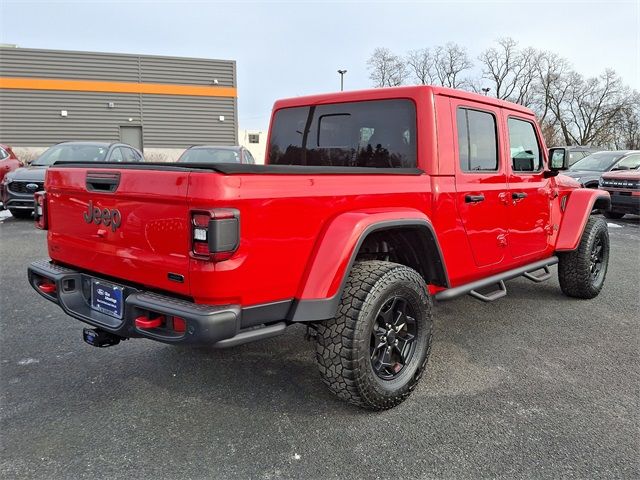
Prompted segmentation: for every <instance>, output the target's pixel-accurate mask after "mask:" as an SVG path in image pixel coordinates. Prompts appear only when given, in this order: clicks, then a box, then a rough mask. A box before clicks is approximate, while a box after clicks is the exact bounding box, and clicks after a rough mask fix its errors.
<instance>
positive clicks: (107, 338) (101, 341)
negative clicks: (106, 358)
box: [82, 328, 120, 348]
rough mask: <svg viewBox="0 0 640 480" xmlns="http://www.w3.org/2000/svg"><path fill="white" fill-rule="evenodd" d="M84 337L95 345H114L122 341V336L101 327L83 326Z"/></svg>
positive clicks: (102, 346) (90, 343)
mask: <svg viewBox="0 0 640 480" xmlns="http://www.w3.org/2000/svg"><path fill="white" fill-rule="evenodd" d="M82 339H83V340H84V341H85V342H87V343H88V344H89V345H92V346H94V347H100V348H104V347H113V346H114V345H117V344H119V343H120V337H119V336H117V335H114V334H113V333H109V332H107V331H105V330H100V329H99V328H83V329H82Z"/></svg>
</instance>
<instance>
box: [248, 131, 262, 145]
mask: <svg viewBox="0 0 640 480" xmlns="http://www.w3.org/2000/svg"><path fill="white" fill-rule="evenodd" d="M249 143H260V134H259V133H250V134H249Z"/></svg>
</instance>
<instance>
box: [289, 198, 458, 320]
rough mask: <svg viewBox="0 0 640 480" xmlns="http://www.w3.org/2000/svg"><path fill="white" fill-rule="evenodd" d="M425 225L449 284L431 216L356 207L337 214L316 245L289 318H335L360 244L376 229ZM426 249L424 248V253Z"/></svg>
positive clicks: (442, 282)
mask: <svg viewBox="0 0 640 480" xmlns="http://www.w3.org/2000/svg"><path fill="white" fill-rule="evenodd" d="M406 227H409V228H416V229H424V231H425V233H426V234H428V235H429V236H430V238H431V239H432V241H433V242H434V243H435V249H436V250H437V252H438V255H439V258H437V259H436V261H437V262H438V268H440V269H441V272H442V274H441V275H440V277H441V278H440V281H439V283H440V284H442V286H448V283H449V282H448V278H447V274H446V269H445V267H444V260H443V257H442V252H441V251H440V246H439V244H438V240H437V237H436V235H435V231H434V229H433V226H432V224H431V221H430V220H429V218H428V217H427V216H426V215H425V214H424V213H422V212H420V211H419V210H412V209H402V210H391V211H381V210H372V211H353V212H347V213H343V214H341V215H338V216H337V217H336V218H335V219H333V221H331V222H330V224H329V225H328V226H327V228H325V229H324V232H323V235H322V236H321V237H320V240H319V241H318V242H317V244H316V247H315V248H314V251H313V254H312V256H311V260H310V262H309V264H308V266H307V269H306V271H305V275H304V277H303V278H304V280H303V282H302V284H301V286H300V290H299V292H298V295H296V298H297V300H296V301H295V303H294V305H293V307H292V310H291V313H290V315H289V319H290V320H291V321H294V322H300V321H307V322H308V321H317V320H326V319H328V318H332V317H333V316H334V315H335V313H336V310H337V308H338V304H339V303H340V299H341V296H342V291H343V287H344V284H345V282H346V280H347V277H348V275H349V272H350V271H351V267H352V265H353V263H354V262H355V259H356V256H357V253H358V251H359V249H360V246H361V245H362V243H363V242H364V240H365V239H366V238H367V236H368V235H370V234H371V233H373V232H377V231H380V230H390V229H396V228H406ZM426 254H427V252H425V255H426Z"/></svg>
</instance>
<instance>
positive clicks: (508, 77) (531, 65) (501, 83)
mask: <svg viewBox="0 0 640 480" xmlns="http://www.w3.org/2000/svg"><path fill="white" fill-rule="evenodd" d="M496 43H497V45H496V46H495V47H491V48H488V49H487V50H485V51H483V52H482V53H481V54H480V56H479V57H478V60H479V61H480V63H481V64H482V78H483V79H485V80H486V81H488V82H489V85H490V87H489V88H491V91H492V92H493V93H492V94H493V95H494V96H495V97H496V98H500V99H503V100H509V101H511V102H515V103H519V104H521V105H525V106H528V105H530V104H531V103H532V102H533V91H532V90H533V86H534V83H535V80H536V75H535V65H536V63H537V60H538V56H539V53H538V52H537V51H536V50H535V49H533V48H525V49H519V48H518V43H517V42H516V41H515V40H513V39H512V38H501V39H499V40H497V42H496Z"/></svg>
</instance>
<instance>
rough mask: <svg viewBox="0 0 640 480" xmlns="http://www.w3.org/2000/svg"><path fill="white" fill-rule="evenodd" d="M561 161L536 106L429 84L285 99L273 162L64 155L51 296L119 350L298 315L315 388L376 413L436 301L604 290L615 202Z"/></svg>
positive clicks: (229, 339) (38, 277)
mask: <svg viewBox="0 0 640 480" xmlns="http://www.w3.org/2000/svg"><path fill="white" fill-rule="evenodd" d="M565 157H566V155H565V152H563V151H558V152H553V151H552V158H553V162H552V163H553V164H552V165H549V163H548V162H549V161H548V158H549V157H548V153H547V151H546V148H545V146H544V142H543V139H542V135H541V133H540V129H539V127H538V125H537V123H536V121H535V118H534V115H533V113H532V112H531V111H530V110H528V109H526V108H523V107H521V106H519V105H515V104H512V103H507V102H504V101H500V100H496V99H492V98H489V97H486V96H480V95H476V94H472V93H468V92H461V91H457V90H451V89H445V88H437V87H430V86H416V87H398V88H388V89H375V90H365V91H354V92H344V93H335V94H326V95H317V96H309V97H299V98H294V99H288V100H280V101H277V102H276V103H275V106H274V109H273V113H272V118H271V125H270V130H269V140H268V147H267V155H266V162H265V163H266V164H265V165H248V164H209V165H207V164H195V163H194V164H188V163H182V164H158V163H144V164H122V163H120V164H117V165H114V164H106V163H104V164H99V163H91V164H78V163H69V164H56V165H55V166H53V167H51V168H50V169H49V171H48V172H47V178H46V186H45V189H46V193H45V192H39V193H38V194H37V196H36V213H35V216H36V224H37V226H39V227H40V228H42V229H46V230H47V241H48V250H49V256H50V257H51V259H50V260H43V261H38V262H34V263H32V264H31V265H30V267H29V269H28V276H29V281H30V284H31V285H32V286H33V288H34V289H35V290H36V291H37V292H38V293H39V294H40V295H42V296H43V297H44V298H46V299H47V300H50V301H52V302H55V303H57V304H58V305H59V306H60V307H61V308H62V309H63V310H64V311H65V312H66V313H67V314H69V315H70V316H72V317H75V318H77V319H79V320H81V321H83V322H85V323H88V324H90V325H91V326H92V327H93V328H85V329H84V331H83V335H84V339H85V341H87V342H88V343H90V344H92V345H94V346H100V347H104V346H111V345H115V344H117V343H118V342H119V341H120V340H122V339H128V338H134V337H136V338H148V339H152V340H157V341H160V342H165V343H168V344H185V343H188V344H209V345H215V346H217V347H229V346H235V345H239V344H242V343H245V342H249V341H253V340H258V339H263V338H268V337H271V336H274V335H277V334H280V333H282V332H283V331H284V330H285V328H286V327H287V326H289V325H292V324H296V323H303V324H306V325H307V326H308V329H309V330H308V331H309V333H310V334H311V335H312V336H315V338H316V357H317V361H318V365H319V369H320V374H321V377H322V379H323V381H324V382H325V383H326V384H327V386H328V387H329V388H330V389H331V391H332V392H333V393H335V394H336V395H337V396H338V397H340V398H342V399H344V400H347V401H349V402H351V403H353V404H356V405H359V406H362V407H365V408H368V409H372V410H382V409H387V408H391V407H393V406H395V405H397V404H399V403H400V402H402V401H403V400H404V399H405V398H406V397H407V396H408V395H409V394H410V392H411V391H412V390H413V389H414V388H415V386H416V384H417V382H418V381H419V379H420V377H421V376H422V374H423V371H424V369H425V365H426V363H427V359H428V356H429V351H430V347H431V337H432V304H433V301H434V300H436V301H445V300H449V299H452V298H454V297H457V296H460V295H465V294H470V295H472V296H473V297H475V298H477V299H479V300H481V301H485V302H490V301H494V300H496V299H498V298H500V297H502V296H504V295H505V294H506V293H507V289H506V286H505V281H506V280H509V279H512V278H515V277H518V276H524V277H526V278H528V279H529V280H531V281H533V282H541V281H543V280H546V279H548V278H549V277H550V276H551V272H550V269H549V267H551V266H552V265H554V264H558V276H559V282H560V287H561V289H562V291H563V292H564V293H565V294H566V295H569V296H571V297H577V298H593V297H595V296H596V295H598V293H599V292H600V290H601V288H602V286H603V282H604V279H605V275H606V272H607V263H608V257H609V237H608V232H607V225H606V223H605V222H604V221H603V220H602V219H596V218H593V217H590V212H591V211H592V210H593V209H594V208H602V209H605V210H606V209H607V208H608V206H609V194H608V193H607V192H605V191H601V190H593V189H584V188H578V187H577V186H576V183H575V182H574V181H573V180H571V179H569V178H567V177H564V176H562V175H558V173H559V171H560V170H562V169H564V168H566V167H567V163H568V160H569V159H568V158H565Z"/></svg>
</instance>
